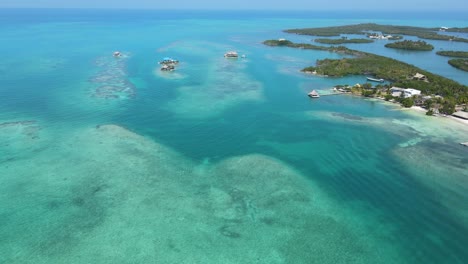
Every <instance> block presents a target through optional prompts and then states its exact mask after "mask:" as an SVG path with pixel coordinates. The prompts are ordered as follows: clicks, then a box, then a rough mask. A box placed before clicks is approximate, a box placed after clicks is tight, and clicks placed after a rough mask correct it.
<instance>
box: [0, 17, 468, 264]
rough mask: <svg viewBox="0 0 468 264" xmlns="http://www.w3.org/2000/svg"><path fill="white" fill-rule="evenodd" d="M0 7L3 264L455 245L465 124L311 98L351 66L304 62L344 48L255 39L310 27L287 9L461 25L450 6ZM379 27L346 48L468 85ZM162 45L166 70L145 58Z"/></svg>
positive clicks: (323, 22)
mask: <svg viewBox="0 0 468 264" xmlns="http://www.w3.org/2000/svg"><path fill="white" fill-rule="evenodd" d="M0 14H1V15H0V22H1V23H0V35H1V36H2V37H1V38H2V44H1V46H0V52H1V53H2V60H0V205H1V206H0V263H466V261H467V259H468V251H467V250H466V245H468V206H467V204H468V165H467V164H468V152H467V149H466V148H464V147H462V146H461V145H459V144H458V143H459V142H462V141H463V142H466V141H468V127H467V126H466V125H462V124H459V123H457V122H454V121H452V120H449V119H448V118H442V117H439V118H429V117H426V116H424V113H418V112H414V111H408V110H402V109H400V108H399V107H398V106H396V105H393V104H388V103H383V102H380V101H373V100H365V99H363V98H359V97H351V96H322V97H321V98H320V99H319V100H310V99H309V98H307V97H306V96H305V94H306V93H307V92H309V91H310V90H312V89H316V90H319V92H321V93H322V94H326V93H327V92H329V91H330V88H331V87H332V86H333V85H336V84H355V83H358V82H364V80H365V79H364V77H362V76H351V77H346V78H340V79H337V78H322V77H316V76H309V75H304V74H301V73H300V72H299V70H300V69H301V68H303V67H305V66H309V65H313V64H314V62H315V61H316V60H317V59H323V58H339V57H340V55H337V54H331V53H328V52H320V51H310V50H309V51H305V50H295V49H288V48H271V47H266V46H264V45H262V44H261V42H262V41H263V40H265V39H277V38H288V39H291V40H294V41H300V42H308V41H310V40H311V39H312V38H311V37H307V36H296V35H288V34H286V33H283V32H282V30H283V29H287V28H301V27H316V26H329V25H344V24H351V23H361V22H376V23H381V24H400V25H416V26H430V27H438V26H449V27H452V26H457V27H466V26H468V25H467V24H468V21H467V20H466V18H465V17H464V16H463V15H464V14H458V13H453V14H444V16H441V15H440V14H438V16H437V19H434V17H435V16H428V15H427V14H409V13H408V14H399V15H398V17H395V14H390V13H388V14H385V13H384V14H380V15H376V14H367V13H353V14H349V13H333V12H328V13H325V12H322V13H314V12H289V13H281V12H275V13H273V12H270V13H267V12H253V11H251V12H243V13H241V12H227V11H220V12H214V11H211V12H201V11H197V12H193V11H191V12H189V11H122V10H114V11H106V10H47V9H44V10H15V9H4V10H0ZM465 37H466V36H465ZM428 42H430V43H432V44H434V46H435V47H436V50H439V49H446V50H467V49H468V44H466V43H452V42H440V41H428ZM385 43H386V42H384V41H382V42H379V41H377V42H375V43H372V44H363V45H349V47H352V48H355V49H360V50H364V51H369V52H373V53H377V54H380V55H384V56H389V57H393V58H396V59H399V60H402V61H405V62H408V63H411V64H414V65H416V66H418V67H421V68H423V69H426V70H429V71H432V72H434V73H438V74H440V75H443V76H446V77H449V78H452V79H454V80H456V81H458V82H460V83H463V84H468V75H467V73H466V72H462V71H459V70H456V69H454V68H452V67H451V66H450V65H448V64H447V63H446V61H447V60H448V58H446V57H439V56H437V55H435V51H434V52H429V53H419V52H418V53H402V52H398V51H395V50H390V49H386V48H384V47H383V45H384V44H385ZM116 50H119V51H121V52H122V54H123V56H122V57H120V58H114V57H113V56H112V53H113V52H114V51H116ZM228 50H237V51H238V52H239V53H240V54H245V55H246V58H245V59H238V60H228V59H225V58H224V57H223V54H224V53H225V52H226V51H228ZM167 56H169V57H174V58H176V59H178V60H180V64H179V65H178V66H177V69H176V71H174V72H170V73H164V72H161V71H160V70H159V65H158V64H157V62H158V61H159V60H161V59H162V58H163V57H167Z"/></svg>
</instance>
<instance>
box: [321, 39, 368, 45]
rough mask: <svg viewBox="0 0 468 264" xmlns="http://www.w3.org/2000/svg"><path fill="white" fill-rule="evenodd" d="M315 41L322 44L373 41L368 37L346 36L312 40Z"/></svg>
mask: <svg viewBox="0 0 468 264" xmlns="http://www.w3.org/2000/svg"><path fill="white" fill-rule="evenodd" d="M314 41H315V42H318V43H322V44H332V45H338V44H348V43H354V44H357V43H372V42H374V41H373V40H370V39H348V38H346V37H343V38H340V39H329V38H318V39H315V40H314Z"/></svg>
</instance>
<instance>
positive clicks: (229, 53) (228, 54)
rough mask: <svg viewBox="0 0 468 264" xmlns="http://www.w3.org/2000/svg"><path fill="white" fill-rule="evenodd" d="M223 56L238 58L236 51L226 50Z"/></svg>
mask: <svg viewBox="0 0 468 264" xmlns="http://www.w3.org/2000/svg"><path fill="white" fill-rule="evenodd" d="M224 57H225V58H238V57H239V54H237V51H228V52H226V53H224Z"/></svg>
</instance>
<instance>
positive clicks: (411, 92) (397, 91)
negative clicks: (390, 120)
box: [390, 86, 421, 98]
mask: <svg viewBox="0 0 468 264" xmlns="http://www.w3.org/2000/svg"><path fill="white" fill-rule="evenodd" d="M390 92H391V93H392V96H394V97H400V96H401V95H402V94H403V97H404V98H408V97H413V96H417V95H421V91H420V90H416V89H413V88H408V89H405V88H400V87H395V86H394V87H392V88H390Z"/></svg>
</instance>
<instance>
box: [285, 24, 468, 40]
mask: <svg viewBox="0 0 468 264" xmlns="http://www.w3.org/2000/svg"><path fill="white" fill-rule="evenodd" d="M440 31H441V30H440V28H425V27H411V26H393V25H379V24H375V23H363V24H356V25H345V26H334V27H319V28H302V29H287V30H285V32H287V33H295V34H300V35H311V36H322V37H333V36H340V35H341V34H357V35H368V34H371V33H375V32H381V33H382V34H386V35H406V36H415V37H418V38H421V39H434V40H447V41H459V42H468V39H465V38H459V37H456V36H453V35H448V34H443V35H441V34H439V33H438V32H440ZM443 31H444V32H445V33H447V32H464V33H466V32H468V27H465V28H446V29H444V30H443Z"/></svg>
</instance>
